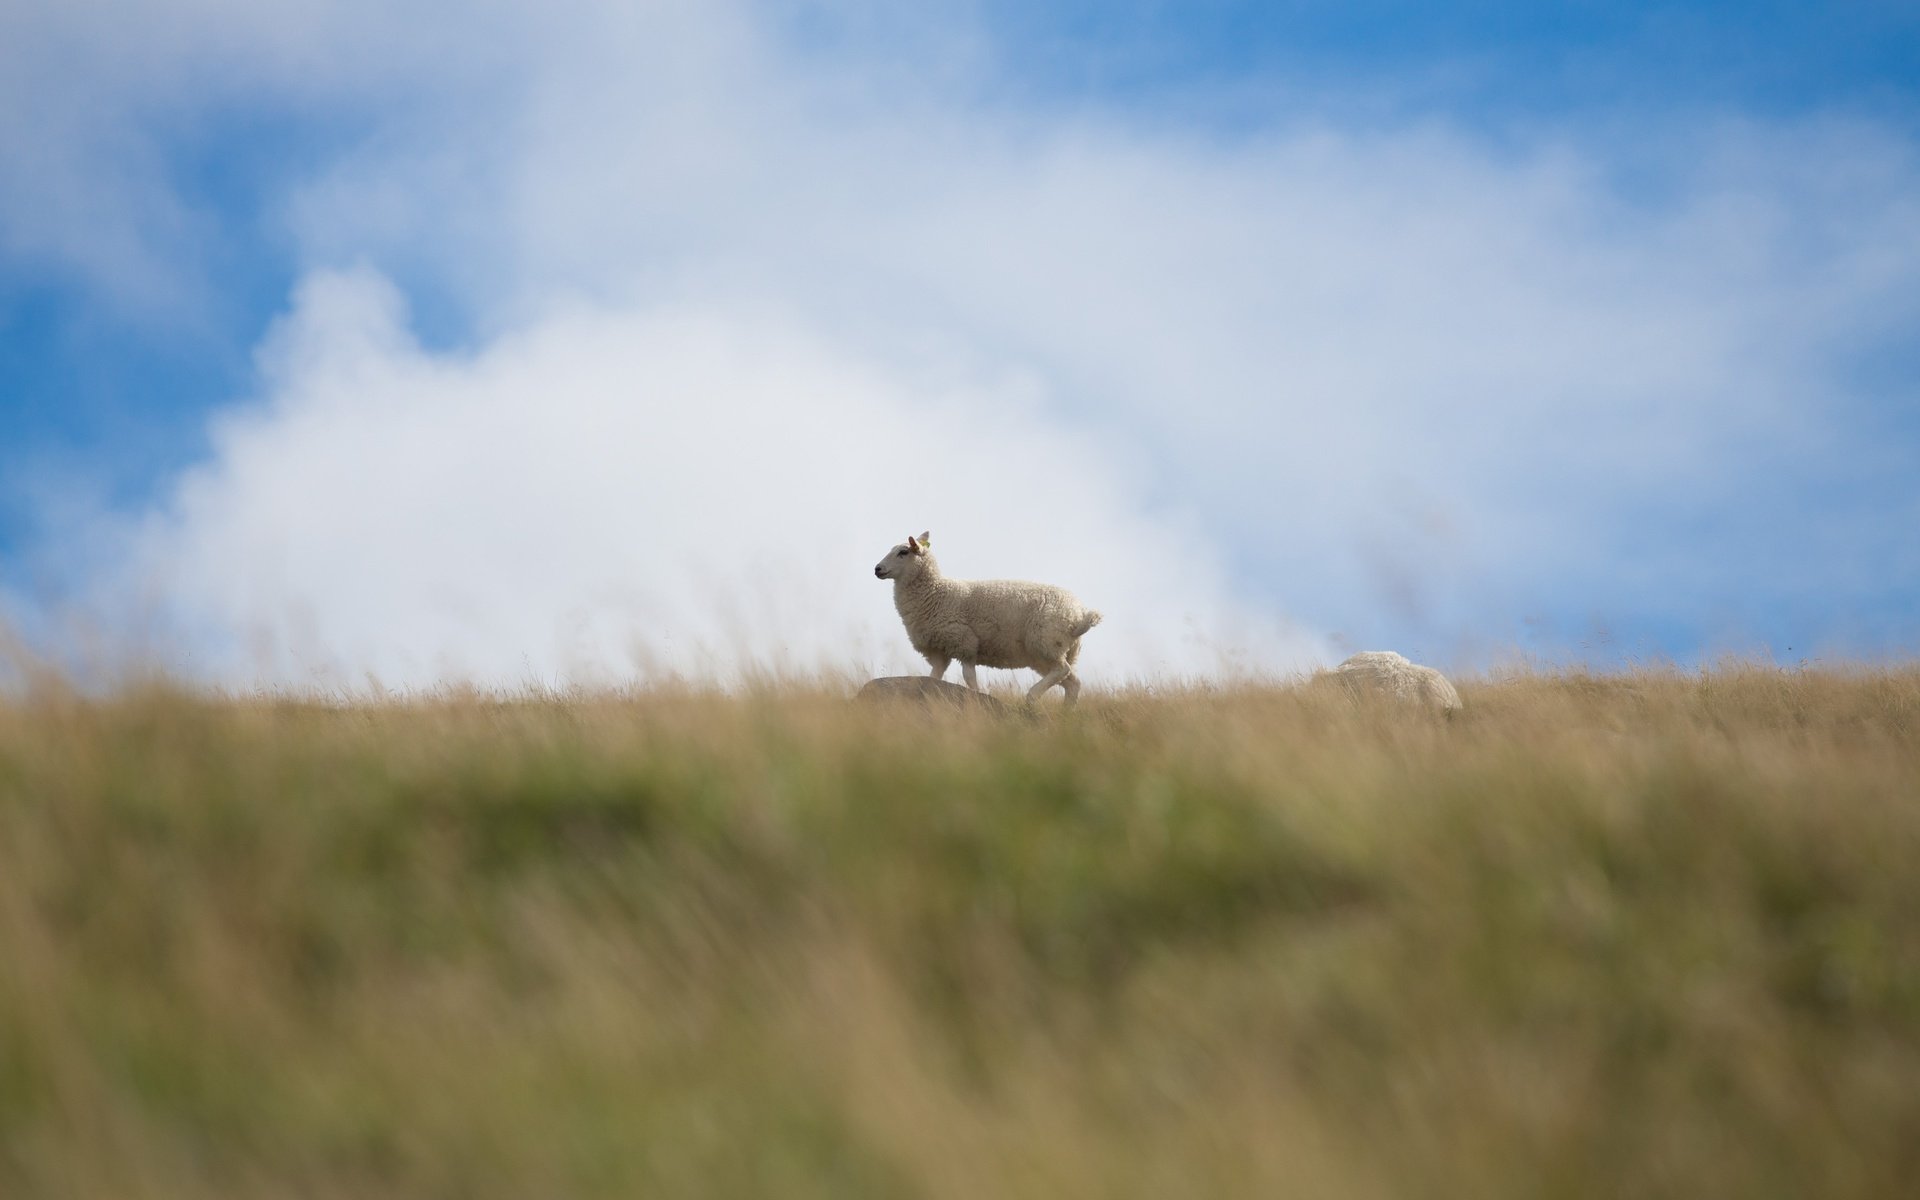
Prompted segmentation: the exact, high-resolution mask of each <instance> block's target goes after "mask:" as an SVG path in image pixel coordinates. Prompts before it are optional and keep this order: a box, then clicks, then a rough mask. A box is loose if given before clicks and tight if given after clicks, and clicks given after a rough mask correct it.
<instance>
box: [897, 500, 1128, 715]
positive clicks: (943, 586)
mask: <svg viewBox="0 0 1920 1200" xmlns="http://www.w3.org/2000/svg"><path fill="white" fill-rule="evenodd" d="M927 543H928V535H927V534H925V533H922V534H921V535H920V536H919V537H917V538H916V537H909V538H908V539H907V540H906V541H904V542H902V543H900V544H899V545H898V546H895V547H894V548H893V549H891V550H889V551H887V556H886V557H885V558H883V559H881V560H880V561H879V563H878V564H877V565H875V567H874V568H873V573H874V575H875V576H876V577H878V578H880V579H891V580H892V581H893V606H894V608H896V609H898V610H899V612H900V620H901V622H902V623H904V624H905V625H906V627H907V637H908V639H910V640H911V641H912V642H913V648H914V649H915V650H918V651H919V652H920V653H921V654H923V655H925V656H926V659H927V662H928V663H930V664H931V665H932V666H933V672H932V677H933V678H935V679H938V678H940V677H941V676H942V675H945V674H946V673H947V664H948V663H950V662H952V661H953V660H954V659H959V660H960V673H961V675H962V676H963V677H965V679H966V681H967V686H968V687H970V688H972V689H973V690H974V691H979V690H980V682H979V680H977V679H976V678H974V673H973V672H974V668H975V667H1004V668H1006V669H1008V670H1017V669H1018V668H1021V667H1028V668H1031V669H1032V670H1035V671H1038V672H1040V682H1039V683H1036V684H1034V685H1033V688H1032V689H1031V690H1030V691H1028V692H1027V699H1028V700H1029V701H1032V700H1038V699H1039V698H1040V696H1041V694H1042V693H1043V692H1045V691H1046V690H1047V689H1048V688H1050V687H1052V686H1053V685H1054V684H1056V683H1057V684H1059V685H1060V690H1061V691H1063V692H1065V693H1066V695H1067V703H1069V704H1072V703H1073V702H1074V701H1075V700H1077V699H1078V698H1079V696H1080V679H1079V677H1078V676H1077V675H1075V674H1074V673H1073V664H1074V663H1075V661H1077V660H1078V659H1079V657H1080V637H1081V635H1082V634H1084V633H1086V632H1087V630H1089V629H1092V628H1093V627H1094V626H1095V625H1098V624H1099V623H1100V614H1099V613H1097V612H1095V611H1093V610H1092V609H1090V608H1088V607H1087V606H1086V605H1084V604H1082V603H1080V601H1078V600H1076V599H1074V597H1073V594H1072V593H1071V592H1068V591H1067V590H1066V589H1065V588H1057V587H1053V586H1051V585H1049V584H1044V583H1023V582H1020V581H1018V580H1011V579H984V580H966V579H948V578H947V577H946V576H944V575H942V574H940V564H939V563H937V562H935V561H934V558H933V555H932V553H930V552H929V551H928V549H927Z"/></svg>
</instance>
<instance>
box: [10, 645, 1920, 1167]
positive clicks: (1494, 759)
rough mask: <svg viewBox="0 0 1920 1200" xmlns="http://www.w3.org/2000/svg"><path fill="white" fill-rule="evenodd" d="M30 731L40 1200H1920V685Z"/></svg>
mask: <svg viewBox="0 0 1920 1200" xmlns="http://www.w3.org/2000/svg"><path fill="white" fill-rule="evenodd" d="M1461 690H1462V694H1463V695H1464V697H1465V700H1466V704H1467V708H1466V711H1465V712H1464V713H1462V714H1460V715H1459V716H1457V717H1455V718H1453V719H1451V720H1447V719H1443V718H1439V717H1432V716H1428V715H1426V714H1424V713H1418V712H1408V711H1401V710H1396V709H1393V708H1391V707H1388V706H1385V705H1380V706H1370V705H1363V704H1356V703H1355V702H1354V701H1352V700H1350V699H1349V698H1347V697H1345V696H1344V695H1342V694H1340V693H1337V692H1335V693H1327V692H1314V691H1304V692H1303V691H1287V690H1280V689H1257V688H1249V689H1239V690H1234V689H1229V690H1218V691H1208V690H1173V691H1168V692H1160V693H1153V692H1147V691H1142V692H1139V693H1134V694H1120V695H1112V694H1109V695H1094V694H1091V693H1089V695H1088V696H1087V697H1086V698H1085V700H1084V701H1083V703H1082V704H1081V706H1080V708H1079V709H1078V711H1075V712H1071V713H1062V712H1060V711H1058V710H1057V709H1051V708H1050V709H1048V710H1047V711H1046V713H1045V715H1044V716H1043V717H1042V719H1040V720H1036V721H1032V722H1026V721H1009V722H1001V723H995V722H993V721H991V720H990V719H987V718H984V717H976V716H971V715H958V714H956V715H952V716H947V717H944V718H941V719H930V718H929V717H927V716H926V715H923V714H917V713H914V712H911V711H904V712H903V711H871V710H865V709H857V708H854V707H852V706H850V705H849V704H847V703H846V702H845V701H844V699H843V697H842V694H841V693H839V692H837V691H834V690H832V689H825V688H823V689H817V690H809V689H804V688H801V689H795V688H782V689H769V690H767V691H765V692H764V693H758V694H751V695H744V696H733V697H728V696H721V695H713V694H703V693H699V692H672V691H655V692H645V693H637V694H632V695H589V696H559V697H556V696H530V697H520V698H496V697H487V696H479V695H457V694H452V695H447V696H442V697H436V698H429V699H417V700H413V701H408V702H382V703H365V704H352V705H338V706H326V705H319V704H302V703H295V702H288V701H258V700H227V699H211V698H205V697H196V696H193V695H189V694H185V693H182V692H179V691H172V690H166V689H150V690H131V691H128V692H126V693H124V694H121V695H118V696H116V697H113V698H108V699H99V698H95V699H86V698H82V697H79V696H75V695H72V694H69V693H66V692H63V691H61V690H60V689H58V688H46V689H41V690H40V691H39V692H36V693H35V694H33V695H30V696H27V697H25V698H22V699H17V700H14V701H0V1196H5V1197H40V1196H61V1197H67V1196H73V1197H202V1196H218V1197H253V1196H262V1197H264V1196H276V1197H277V1196H311V1197H356V1198H367V1197H391V1196H446V1197H469V1196H472V1197H492V1196H500V1197H543V1198H544V1197H576V1196H577V1197H594V1196H619V1197H630V1196H634V1197H637V1196H646V1197H657V1196H767V1197H835V1198H839V1197H863V1196H924V1197H942V1198H944V1197H951V1198H955V1200H960V1198H965V1200H984V1198H988V1197H1015V1196H1027V1197H1048V1198H1054V1197H1131V1196H1138V1197H1156V1198H1158V1197H1169V1196H1194V1197H1208V1196H1303V1197H1348V1196H1356V1197H1366V1196H1421V1197H1428V1196H1447V1197H1452V1196H1460V1197H1474V1198H1476V1200H1482V1198H1487V1197H1516V1198H1517V1197H1526V1198H1538V1197H1563V1196H1564V1197H1575V1196H1592V1197H1622V1196H1632V1197H1667V1196H1670V1197H1676V1198H1679V1197H1685V1198H1687V1200H1697V1198H1699V1197H1709V1196H1711V1197H1720V1196H1738V1197H1770V1196H1778V1197H1796V1198H1801V1197H1814V1196H1818V1197H1849V1196H1896V1195H1912V1194H1913V1193H1914V1189H1915V1188H1916V1187H1917V1186H1920V670H1916V669H1910V668H1900V669H1874V670H1869V669H1859V670H1851V671H1846V670H1840V671H1830V672H1823V671H1779V670H1772V669H1747V668H1738V667H1729V668H1726V669H1723V670H1718V671H1714V672H1709V673H1705V674H1680V673H1658V672H1654V673H1644V674H1624V675H1609V676H1589V675H1583V674H1566V675H1537V676H1531V677H1524V678H1518V679H1511V680H1506V681H1502V682H1478V683H1473V682H1469V683H1467V684H1465V685H1464V686H1463V687H1462V689H1461Z"/></svg>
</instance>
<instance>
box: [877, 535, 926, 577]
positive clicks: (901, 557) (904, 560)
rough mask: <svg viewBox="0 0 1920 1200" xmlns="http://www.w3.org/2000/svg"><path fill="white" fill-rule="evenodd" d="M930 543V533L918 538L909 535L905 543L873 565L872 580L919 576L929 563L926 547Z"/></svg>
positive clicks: (889, 551) (894, 548) (888, 552)
mask: <svg viewBox="0 0 1920 1200" xmlns="http://www.w3.org/2000/svg"><path fill="white" fill-rule="evenodd" d="M932 541H933V536H932V534H930V533H925V532H923V533H921V535H920V536H919V537H914V536H912V535H911V534H909V535H908V537H907V540H906V541H904V542H901V543H900V544H899V545H897V546H895V547H893V548H892V549H891V550H888V551H887V553H886V556H885V557H884V558H882V559H881V560H880V561H879V562H877V563H875V564H874V567H873V575H874V578H876V579H912V578H913V577H914V576H916V575H918V574H920V572H921V570H922V569H923V568H924V567H925V565H926V563H927V562H928V561H929V560H928V551H927V547H928V545H929V544H931V542H932Z"/></svg>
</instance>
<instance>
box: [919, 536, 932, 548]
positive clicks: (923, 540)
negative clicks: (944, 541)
mask: <svg viewBox="0 0 1920 1200" xmlns="http://www.w3.org/2000/svg"><path fill="white" fill-rule="evenodd" d="M931 545H933V535H932V534H931V533H924V532H923V533H921V535H920V548H921V549H922V550H925V549H926V548H927V547H928V546H931Z"/></svg>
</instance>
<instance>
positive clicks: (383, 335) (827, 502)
mask: <svg viewBox="0 0 1920 1200" xmlns="http://www.w3.org/2000/svg"><path fill="white" fill-rule="evenodd" d="M402 321H403V314H402V312H401V310H400V302H399V298H398V297H397V295H396V294H395V293H394V292H393V290H392V288H391V287H390V285H388V284H387V283H386V282H385V281H384V280H383V279H381V278H380V277H379V276H377V275H375V274H373V273H372V272H370V271H365V270H362V271H356V272H348V273H340V274H321V275H318V276H315V277H314V278H312V279H310V280H309V281H308V282H307V283H306V284H305V285H304V286H303V287H302V289H301V293H300V296H299V299H298V303H297V305H296V307H295V310H294V312H293V313H292V314H291V315H290V316H289V317H288V318H287V319H286V321H285V322H284V323H283V324H282V325H281V327H280V328H279V329H278V330H277V331H276V332H275V334H274V335H273V338H272V339H271V341H270V344H269V348H268V351H267V352H266V354H265V355H264V359H265V362H266V364H267V365H266V377H267V383H268V387H269V389H270V398H269V399H268V401H267V402H266V403H265V404H264V405H262V406H260V407H258V408H255V409H249V410H245V411H243V412H240V413H237V414H235V415H233V416H232V417H230V418H228V419H226V420H225V421H224V422H223V423H222V424H221V425H220V427H219V428H218V430H217V432H216V438H215V441H216V457H215V459H214V461H213V462H212V463H210V464H208V465H206V466H205V467H203V468H200V469H198V470H196V471H194V472H192V473H190V474H189V475H188V476H187V477H186V478H185V479H184V480H183V481H182V482H181V484H180V486H179V489H178V491H177V493H176V495H175V497H174V499H173V501H172V503H171V504H170V505H169V506H168V507H167V509H166V510H165V511H164V513H163V514H160V515H158V516H157V517H156V518H155V519H154V521H153V523H152V524H151V525H150V526H149V527H148V528H147V529H146V530H145V531H144V533H143V535H142V538H141V545H142V548H143V553H144V557H143V560H142V563H141V567H142V569H141V572H140V573H141V575H142V577H143V578H147V579H152V580H157V581H159V584H160V593H161V594H162V595H163V596H165V597H166V598H167V599H168V601H169V602H170V603H171V605H173V606H174V610H175V614H176V615H178V616H179V617H180V618H182V620H183V621H185V622H187V623H189V624H197V625H202V626H206V627H211V628H213V629H216V630H221V631H226V632H227V633H228V634H229V635H230V636H229V638H228V640H227V643H226V645H225V646H224V647H223V648H222V649H221V650H220V652H219V653H218V654H217V656H216V657H215V658H214V659H213V661H211V662H209V663H203V664H202V669H208V670H211V671H212V672H213V673H214V674H216V675H218V676H220V677H225V678H231V679H247V678H268V679H282V680H291V681H296V682H303V683H330V684H345V685H353V684H357V683H358V682H360V681H361V680H362V678H363V676H364V675H367V674H371V675H372V676H374V677H376V678H378V679H379V680H380V681H381V682H383V683H385V684H388V685H393V684H412V685H419V684H426V683H430V682H432V681H434V680H436V679H444V678H476V679H483V680H492V681H501V680H505V681H515V680H532V681H544V682H554V681H558V680H602V681H604V680H609V679H618V678H622V677H625V676H626V675H628V674H631V673H635V672H638V673H641V674H646V673H653V672H660V671H678V672H682V673H690V674H709V673H711V674H718V675H721V676H723V677H724V676H729V675H731V674H733V673H734V672H736V671H737V670H739V669H741V668H743V667H748V666H754V665H758V666H761V667H768V666H785V667H787V668H790V669H797V670H808V669H812V668H815V667H820V666H825V667H830V668H875V669H911V667H912V663H911V662H910V661H909V659H910V657H911V656H910V653H907V652H906V647H905V646H904V641H903V638H902V637H901V635H900V634H899V633H898V631H897V618H896V617H895V616H894V614H893V611H892V607H891V597H890V592H889V591H888V588H887V585H885V584H883V583H881V582H880V581H878V580H876V579H874V578H873V576H872V572H871V568H872V565H873V563H874V562H876V561H878V560H879V558H880V557H881V556H882V554H883V553H884V552H885V550H886V549H887V547H888V546H890V545H892V544H893V543H895V542H897V541H899V540H901V539H902V538H903V537H904V536H905V535H906V534H907V533H908V532H912V531H917V530H919V529H920V528H922V527H924V526H931V527H932V528H933V529H934V530H936V531H937V536H938V538H939V548H940V551H941V553H942V556H943V558H944V560H945V562H946V563H947V564H948V566H949V569H950V570H951V571H952V572H953V573H956V574H974V575H983V574H1015V575H1026V576H1028V577H1042V578H1046V579H1049V580H1053V581H1056V582H1060V583H1064V584H1068V585H1070V586H1073V587H1074V588H1076V589H1077V590H1078V591H1080V592H1081V594H1082V595H1083V596H1084V597H1085V598H1087V599H1088V600H1089V601H1090V602H1093V603H1095V604H1096V605H1097V606H1098V607H1101V608H1102V609H1104V610H1105V611H1106V613H1107V614H1108V620H1107V622H1106V623H1105V624H1104V625H1103V626H1102V627H1101V629H1100V630H1099V631H1098V632H1099V636H1098V637H1097V638H1093V639H1091V644H1090V647H1089V651H1088V653H1087V656H1086V660H1087V661H1086V668H1085V673H1086V675H1087V677H1088V678H1089V679H1093V680H1110V681H1111V680H1118V679H1122V678H1125V677H1127V676H1128V675H1160V674H1164V673H1166V672H1168V671H1209V672H1211V671H1214V670H1217V669H1219V668H1220V667H1221V666H1222V665H1223V663H1222V661H1221V658H1222V656H1223V655H1226V656H1228V658H1229V662H1227V663H1226V664H1224V665H1229V666H1237V667H1239V668H1242V669H1266V670H1288V669H1295V668H1298V667H1300V666H1302V665H1304V664H1306V663H1308V662H1310V661H1312V660H1314V659H1317V658H1319V657H1322V656H1323V655H1324V649H1323V647H1322V646H1320V645H1319V644H1318V643H1317V642H1315V641H1314V640H1313V639H1311V638H1308V637H1306V636H1304V635H1301V634H1299V633H1296V632H1292V631H1290V630H1288V629H1286V628H1285V627H1284V626H1283V625H1280V624H1279V623H1277V622H1275V621H1273V620H1272V619H1263V618H1260V617H1257V616H1254V615H1251V614H1249V613H1247V612H1245V611H1243V610H1240V609H1239V608H1238V607H1237V606H1236V605H1235V603H1234V602H1233V601H1232V599H1231V598H1230V595H1229V593H1228V591H1227V589H1226V588H1225V587H1224V585H1223V582H1222V580H1221V577H1220V574H1219V570H1218V567H1217V564H1215V563H1214V562H1213V561H1212V560H1211V557H1210V554H1209V552H1208V550H1207V549H1206V548H1205V546H1204V545H1203V544H1201V543H1199V542H1197V541H1196V540H1195V539H1194V538H1192V537H1191V536H1190V535H1189V534H1188V533H1186V532H1185V531H1183V530H1182V529H1181V527H1180V525H1179V523H1178V522H1175V521H1173V520H1152V519H1147V518H1144V517H1141V516H1140V515H1138V514H1137V512H1135V511H1134V506H1133V503H1132V499H1131V494H1132V487H1131V485H1130V483H1129V481H1127V480H1126V479H1124V478H1122V477H1119V476H1118V475H1116V472H1115V470H1114V468H1113V467H1111V466H1110V465H1109V464H1108V463H1106V462H1105V461H1103V460H1102V458H1101V457H1100V456H1099V455H1097V454H1095V453H1094V452H1093V451H1092V450H1091V449H1090V448H1089V447H1088V446H1086V445H1083V444H1082V443H1081V442H1080V441H1079V440H1078V439H1076V438H1075V437H1074V436H1072V435H1071V434H1070V433H1068V432H1067V431H1065V430H1062V429H1060V428H1058V427H1057V426H1055V425H1053V424H1052V423H1051V422H1050V421H1049V420H1048V419H1047V418H1046V417H1045V415H1044V411H1043V409H1044V405H1043V403H1042V401H1043V397H1039V396H1037V395H1035V394H1033V389H1032V387H1031V385H1029V384H1025V383H1022V382H1019V381H1004V380H1003V381H991V380H988V381H977V380H967V379H961V378H933V377H921V378H916V379H908V378H904V377H902V376H900V375H898V374H895V373H893V372H890V371H888V370H886V369H884V368H881V367H877V366H875V365H874V364H873V363H872V362H870V361H868V360H865V359H863V358H862V357H860V356H858V355H850V354H848V353H847V352H845V351H844V350H842V349H840V348H838V347H836V346H835V345H833V344H832V342H831V341H830V340H828V339H825V338H823V337H821V336H820V335H818V334H817V333H815V332H813V331H810V330H808V329H806V328H804V326H801V325H798V324H796V323H794V322H792V321H789V320H786V319H783V318H780V317H778V316H775V315H773V314H768V313H746V312H742V311H740V310H737V309H736V310H732V311H726V312H721V311H707V310H702V309H699V308H695V307H688V306H676V307H674V308H671V309H664V310H610V309H607V308H604V307H599V306H595V307H592V308H576V309H570V310H565V311H557V312H554V313H552V314H550V315H548V316H546V317H545V318H543V319H541V320H539V321H537V322H534V323H533V324H531V325H530V326H529V327H527V328H526V329H525V330H523V331H521V332H519V333H516V334H514V335H512V336H510V337H505V338H502V339H500V340H499V341H497V342H496V343H494V344H492V345H491V346H489V347H488V348H487V349H485V350H484V351H482V352H481V353H479V354H477V355H474V356H470V357H458V358H455V357H441V356H434V355H431V354H427V353H425V352H423V351H421V350H420V349H419V348H418V347H417V346H415V345H413V344H412V343H411V341H410V340H409V339H408V337H407V334H406V331H405V328H404V326H403V324H402ZM910 527H911V528H910ZM1190 621H1191V622H1192V624H1190Z"/></svg>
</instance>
